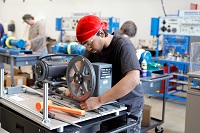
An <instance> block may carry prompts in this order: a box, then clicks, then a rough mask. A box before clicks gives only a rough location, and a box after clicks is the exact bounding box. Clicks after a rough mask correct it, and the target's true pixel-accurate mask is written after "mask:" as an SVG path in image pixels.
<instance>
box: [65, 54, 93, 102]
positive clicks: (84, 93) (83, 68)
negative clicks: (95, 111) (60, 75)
mask: <svg viewBox="0 0 200 133" xmlns="http://www.w3.org/2000/svg"><path fill="white" fill-rule="evenodd" d="M66 79H67V86H68V88H69V90H70V93H71V95H72V96H73V98H74V99H76V100H78V101H84V100H86V99H88V98H89V97H90V96H92V95H93V93H94V90H95V86H96V75H95V71H94V68H93V66H92V64H91V63H90V61H89V60H88V59H87V58H85V57H83V56H76V57H74V58H72V59H71V60H70V62H69V64H68V67H67V72H66Z"/></svg>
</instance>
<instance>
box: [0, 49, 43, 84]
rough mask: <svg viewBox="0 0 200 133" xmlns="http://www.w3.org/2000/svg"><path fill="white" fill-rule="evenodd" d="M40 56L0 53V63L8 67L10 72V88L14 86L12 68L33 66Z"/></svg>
mask: <svg viewBox="0 0 200 133" xmlns="http://www.w3.org/2000/svg"><path fill="white" fill-rule="evenodd" d="M39 56H40V55H37V54H25V55H10V54H8V53H0V62H2V63H6V64H9V65H10V71H11V86H15V85H14V66H17V67H20V66H29V65H35V63H36V61H37V60H38V59H39Z"/></svg>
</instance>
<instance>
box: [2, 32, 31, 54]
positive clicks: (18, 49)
mask: <svg viewBox="0 0 200 133" xmlns="http://www.w3.org/2000/svg"><path fill="white" fill-rule="evenodd" d="M1 44H2V46H1V48H0V52H2V53H7V52H8V53H9V54H12V55H19V54H20V53H26V54H32V51H31V50H26V49H25V44H26V41H25V40H23V39H18V40H17V39H16V38H15V37H13V36H8V35H6V34H5V35H4V36H3V37H2V38H1Z"/></svg>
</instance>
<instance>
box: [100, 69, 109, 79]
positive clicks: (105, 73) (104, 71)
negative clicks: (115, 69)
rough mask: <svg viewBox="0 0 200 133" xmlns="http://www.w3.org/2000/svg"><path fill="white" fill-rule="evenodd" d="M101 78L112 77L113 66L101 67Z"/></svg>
mask: <svg viewBox="0 0 200 133" xmlns="http://www.w3.org/2000/svg"><path fill="white" fill-rule="evenodd" d="M100 71H101V72H100V78H101V79H108V78H111V74H112V73H111V71H112V69H111V68H101V70H100Z"/></svg>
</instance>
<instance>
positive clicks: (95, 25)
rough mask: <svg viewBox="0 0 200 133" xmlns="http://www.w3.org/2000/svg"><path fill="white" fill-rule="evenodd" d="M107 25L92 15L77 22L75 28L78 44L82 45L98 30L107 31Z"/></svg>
mask: <svg viewBox="0 0 200 133" xmlns="http://www.w3.org/2000/svg"><path fill="white" fill-rule="evenodd" d="M107 26H108V24H107V23H106V22H102V21H101V19H100V18H99V17H97V16H94V15H87V16H84V17H83V18H81V19H80V20H79V21H78V24H77V27H76V37H77V40H78V42H80V43H82V42H84V41H86V40H87V39H89V38H90V37H92V36H93V35H95V34H96V33H97V32H98V30H100V29H101V28H102V29H107Z"/></svg>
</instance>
